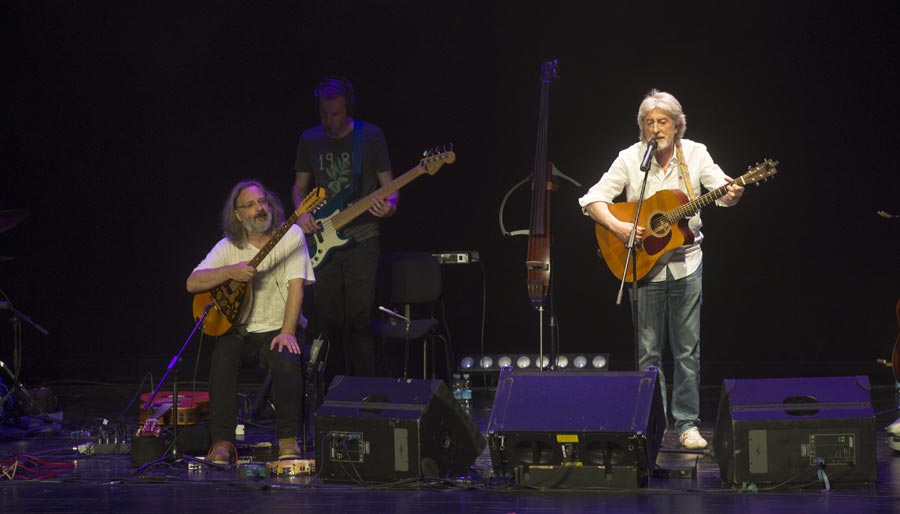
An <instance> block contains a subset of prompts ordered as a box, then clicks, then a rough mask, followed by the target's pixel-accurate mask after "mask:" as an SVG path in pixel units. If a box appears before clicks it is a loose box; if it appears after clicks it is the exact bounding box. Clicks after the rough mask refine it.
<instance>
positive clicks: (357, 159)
mask: <svg viewBox="0 0 900 514" xmlns="http://www.w3.org/2000/svg"><path fill="white" fill-rule="evenodd" d="M362 151H363V122H361V121H359V120H353V182H354V184H353V189H354V190H355V191H357V194H361V192H362V180H361V177H362Z"/></svg>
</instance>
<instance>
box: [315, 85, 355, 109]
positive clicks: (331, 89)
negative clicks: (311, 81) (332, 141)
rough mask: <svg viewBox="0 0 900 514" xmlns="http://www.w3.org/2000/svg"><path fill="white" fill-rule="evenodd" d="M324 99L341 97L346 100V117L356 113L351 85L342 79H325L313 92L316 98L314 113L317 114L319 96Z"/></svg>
mask: <svg viewBox="0 0 900 514" xmlns="http://www.w3.org/2000/svg"><path fill="white" fill-rule="evenodd" d="M320 94H321V95H322V96H323V97H324V98H332V97H336V96H343V97H344V98H345V99H346V100H347V116H353V114H354V113H355V112H356V93H355V92H353V84H351V83H350V81H349V80H347V79H345V78H344V77H337V76H331V77H325V78H323V79H322V81H321V82H319V85H318V86H316V88H315V89H314V90H313V95H315V97H316V112H317V113H318V112H319V95H320Z"/></svg>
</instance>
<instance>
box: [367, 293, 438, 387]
mask: <svg viewBox="0 0 900 514" xmlns="http://www.w3.org/2000/svg"><path fill="white" fill-rule="evenodd" d="M378 310H380V311H381V312H383V313H385V314H387V315H388V316H391V317H394V318H397V319H401V320H403V321H404V322H405V323H406V338H405V340H404V342H403V348H405V350H404V353H405V355H404V356H403V378H404V379H407V378H409V327H410V325H411V324H412V320H411V319H410V317H409V309H408V308H407V311H406V312H404V314H406V316H401V315H400V313H399V312H397V311H393V310H391V309H388V308H387V307H385V306H383V305H379V306H378ZM422 378H428V355H427V354H426V353H425V352H424V351H423V352H422Z"/></svg>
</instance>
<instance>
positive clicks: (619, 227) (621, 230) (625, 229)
mask: <svg viewBox="0 0 900 514" xmlns="http://www.w3.org/2000/svg"><path fill="white" fill-rule="evenodd" d="M633 226H634V224H633V223H631V222H629V221H620V222H618V223H617V224H616V226H615V227H614V228H613V227H610V229H611V230H612V231H613V233H614V234H615V235H616V237H618V238H619V239H621V240H622V242H623V243H626V244H627V243H628V238H629V237H631V227H633ZM644 232H645V229H644V227H642V226H640V225H638V228H637V234H635V235H634V242H635V243H640V242H641V240H642V239H644Z"/></svg>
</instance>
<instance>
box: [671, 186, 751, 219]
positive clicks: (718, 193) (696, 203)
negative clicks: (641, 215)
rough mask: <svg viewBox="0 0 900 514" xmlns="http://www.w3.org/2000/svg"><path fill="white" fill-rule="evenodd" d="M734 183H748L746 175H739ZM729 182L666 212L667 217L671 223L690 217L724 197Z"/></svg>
mask: <svg viewBox="0 0 900 514" xmlns="http://www.w3.org/2000/svg"><path fill="white" fill-rule="evenodd" d="M733 183H734V184H738V185H740V186H744V185H746V184H745V183H744V177H738V178H737V180H735V181H734V182H733ZM727 187H728V184H725V185H724V186H722V187H720V188H717V189H713V190H712V191H709V192H708V193H706V194H704V195H701V196H700V197H698V198H695V199H694V200H691V201H690V202H687V203H686V204H684V205H682V206H681V207H678V208H677V209H673V210H671V211H669V212H667V213H666V219H667V221H668V222H669V223H671V224H673V225H674V224H676V223H678V222H679V221H681V220H682V219H684V218H688V217H691V216H693V215H694V214H697V213H698V212H700V209H702V208H704V207H706V206H707V205H709V204H711V203H713V202H715V201H716V200H718V199H719V198H722V197H723V196H725V195H726V194H728V189H727Z"/></svg>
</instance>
